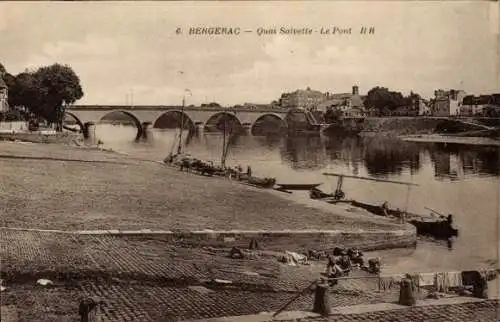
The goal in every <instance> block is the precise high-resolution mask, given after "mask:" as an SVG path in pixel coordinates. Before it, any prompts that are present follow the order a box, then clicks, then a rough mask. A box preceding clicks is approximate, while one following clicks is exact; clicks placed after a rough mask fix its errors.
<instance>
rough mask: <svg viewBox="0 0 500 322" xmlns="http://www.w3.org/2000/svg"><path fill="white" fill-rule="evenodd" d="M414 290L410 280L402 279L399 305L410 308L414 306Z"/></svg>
mask: <svg viewBox="0 0 500 322" xmlns="http://www.w3.org/2000/svg"><path fill="white" fill-rule="evenodd" d="M415 303H416V298H415V289H414V285H413V282H412V280H411V279H409V278H404V279H403V280H402V281H401V284H400V289H399V304H401V305H407V306H412V305H415Z"/></svg>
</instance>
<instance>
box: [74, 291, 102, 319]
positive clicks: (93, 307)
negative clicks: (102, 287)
mask: <svg viewBox="0 0 500 322" xmlns="http://www.w3.org/2000/svg"><path fill="white" fill-rule="evenodd" d="M101 304H102V301H101V300H100V299H99V298H97V297H86V298H84V299H82V300H81V301H80V305H79V308H78V313H79V314H80V322H98V321H100V320H101V317H100V312H99V311H100V305H101Z"/></svg>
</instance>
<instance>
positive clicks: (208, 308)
mask: <svg viewBox="0 0 500 322" xmlns="http://www.w3.org/2000/svg"><path fill="white" fill-rule="evenodd" d="M0 238H1V245H2V246H1V248H0V258H1V259H2V267H1V269H2V273H4V274H5V273H6V272H7V273H9V272H12V271H14V272H16V271H20V272H25V273H26V272H30V271H36V272H40V271H41V272H43V271H44V270H48V271H50V270H56V271H57V270H59V271H64V270H69V271H78V270H83V269H90V270H93V271H97V272H99V271H101V272H112V273H113V274H116V276H118V277H120V274H125V276H124V278H123V279H122V280H123V281H120V279H113V280H102V281H101V282H99V281H95V280H93V281H91V280H81V281H80V282H81V283H82V284H81V289H71V290H67V289H66V286H63V285H61V286H58V287H56V288H55V289H54V290H53V291H50V290H47V291H45V290H40V289H37V290H36V292H34V293H33V294H31V295H30V296H25V295H23V294H28V292H29V290H30V287H31V288H33V287H32V286H30V287H28V286H24V285H21V286H15V287H11V290H12V291H11V292H12V293H9V294H2V303H3V302H4V300H7V304H17V303H20V304H21V305H22V307H23V309H24V308H25V307H29V309H28V310H27V311H26V314H27V315H28V316H30V315H29V314H30V313H29V312H30V310H31V311H44V310H45V311H46V310H49V311H50V310H54V312H53V313H52V314H53V315H54V316H59V315H64V314H63V313H64V309H63V308H60V309H58V306H57V303H59V302H57V299H54V297H57V296H58V294H59V295H60V294H65V295H63V296H64V297H65V298H66V299H72V301H74V304H73V302H72V303H71V304H70V303H66V304H67V307H68V308H70V309H69V310H74V307H76V302H77V300H76V298H77V297H78V296H81V295H82V293H84V294H87V295H90V296H99V297H102V298H104V299H105V300H106V305H105V306H104V315H105V318H106V319H108V320H109V321H158V320H166V321H174V320H176V319H204V318H212V317H222V316H236V315H245V314H257V313H260V312H270V311H276V310H277V309H279V308H280V307H282V306H283V305H284V304H285V303H287V302H288V301H289V300H290V299H291V298H292V297H294V296H295V295H296V292H297V291H299V290H302V289H304V288H305V287H306V286H307V285H309V284H310V282H311V281H312V280H314V279H316V278H318V277H319V276H320V274H319V273H320V272H321V271H322V270H323V269H324V263H321V264H317V265H316V264H313V265H310V266H296V267H291V266H287V265H283V264H281V263H278V261H277V260H276V258H273V257H265V256H261V257H259V258H255V259H245V260H236V259H231V258H228V257H227V252H226V251H220V250H214V249H204V250H202V249H194V248H182V247H176V246H175V245H172V244H169V243H166V242H161V241H157V240H144V239H134V238H123V237H116V236H73V235H68V234H53V233H45V232H16V231H8V230H0ZM252 273H253V275H252ZM255 273H257V275H255ZM127 274H128V275H127ZM353 274H361V275H363V273H360V272H354V273H353ZM146 277H148V278H149V280H148V281H145V280H144V279H145V278H146ZM215 278H217V279H225V280H230V281H232V282H233V284H232V287H231V288H220V287H218V288H212V289H209V288H210V287H212V286H211V284H206V283H205V282H206V281H209V280H212V279H215ZM169 279H170V280H183V279H184V280H185V283H184V284H183V286H182V287H173V286H171V285H170V284H168V283H167V284H166V283H165V281H167V280H169ZM125 280H127V281H128V282H125ZM155 281H156V282H158V283H156V282H155ZM146 282H155V283H149V284H148V283H146ZM204 283H205V284H204ZM187 284H190V285H203V284H204V285H205V286H206V287H207V288H201V290H200V289H198V290H195V289H193V288H188V287H187V286H188V285H187ZM377 286H378V281H377V280H376V279H355V280H344V281H340V282H339V284H338V285H337V286H336V287H334V288H332V289H331V290H330V305H332V306H351V305H357V304H374V303H388V302H395V301H396V300H397V299H398V295H399V293H398V290H396V289H393V290H390V291H382V292H378V291H377V289H378V287H377ZM30 301H31V302H30ZM25 302H26V303H25ZM28 302H29V303H28ZM23 303H25V304H23ZM30 303H31V304H30ZM33 303H34V304H33ZM37 303H42V304H43V305H44V306H43V307H42V306H40V305H38V304H37ZM312 305H313V293H312V291H310V292H306V294H304V295H303V296H301V297H299V298H298V299H297V300H296V301H294V302H293V303H292V304H291V305H290V306H289V307H288V308H287V310H310V309H311V308H312ZM474 305H477V307H478V309H479V312H480V313H478V315H477V316H476V315H474V314H472V313H470V312H471V309H470V308H471V307H474ZM474 305H473V306H471V305H469V304H467V305H459V306H449V307H450V308H447V309H444V308H442V307H441V308H442V309H440V308H434V307H433V308H432V309H429V308H425V309H421V308H412V309H408V310H404V311H391V312H389V313H386V314H382V313H370V314H359V315H352V316H348V317H347V316H342V317H333V319H334V320H333V321H335V319H338V321H366V320H367V319H369V320H373V321H393V320H400V321H434V320H433V319H436V320H435V321H452V320H446V319H441V316H442V315H440V314H441V311H442V310H444V311H443V312H445V313H446V314H452V316H459V317H460V318H461V319H464V318H466V317H470V318H471V319H472V318H476V317H484V321H489V320H488V319H490V318H491V317H492V315H491V305H490V306H485V307H482V306H481V305H480V304H474ZM446 310H448V311H446ZM429 312H430V313H429ZM481 312H482V313H481ZM67 313H68V314H69V315H71V314H74V312H73V313H72V312H67ZM57 314H59V315H57ZM405 314H410V315H408V316H409V317H411V318H412V319H407V318H406V317H408V316H407V315H405ZM468 314H469V315H468ZM31 316H36V314H35V313H32V314H31ZM387 316H389V318H387ZM440 319H441V320H440ZM476 320H477V319H476ZM453 321H465V320H453ZM472 321H474V320H472ZM495 321H496V320H495Z"/></svg>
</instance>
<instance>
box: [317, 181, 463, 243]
mask: <svg viewBox="0 0 500 322" xmlns="http://www.w3.org/2000/svg"><path fill="white" fill-rule="evenodd" d="M324 175H327V176H336V177H338V178H339V180H338V182H337V189H336V190H335V192H334V193H333V194H327V193H324V192H322V191H321V190H319V189H311V193H310V197H311V198H312V199H324V200H325V201H327V202H329V203H338V202H347V203H349V204H351V205H352V206H354V207H358V208H361V209H364V210H366V211H368V212H369V213H372V214H374V215H377V216H384V217H395V218H399V219H401V220H403V221H405V222H409V223H411V224H412V225H413V226H415V227H416V228H417V234H418V235H427V236H432V237H434V238H436V239H448V240H449V239H450V238H452V237H456V236H458V233H459V232H458V229H456V228H455V227H454V225H453V216H452V215H448V216H444V215H443V214H441V213H439V212H437V211H434V210H432V209H430V208H427V207H426V209H428V210H430V211H432V213H434V214H436V215H438V216H439V217H436V216H435V215H432V214H431V215H429V216H425V215H419V214H414V213H410V212H408V211H406V209H405V210H400V209H391V208H389V206H388V204H387V202H384V203H383V204H382V205H380V206H378V205H372V204H368V203H363V202H359V201H356V200H347V199H345V193H344V192H343V191H342V184H343V179H344V178H353V179H360V180H368V181H375V182H385V183H393V184H400V185H406V186H407V187H408V190H407V200H406V208H407V207H408V200H409V197H410V187H411V186H417V184H414V183H409V182H401V181H394V180H382V179H377V178H369V177H359V176H352V175H345V174H336V173H324Z"/></svg>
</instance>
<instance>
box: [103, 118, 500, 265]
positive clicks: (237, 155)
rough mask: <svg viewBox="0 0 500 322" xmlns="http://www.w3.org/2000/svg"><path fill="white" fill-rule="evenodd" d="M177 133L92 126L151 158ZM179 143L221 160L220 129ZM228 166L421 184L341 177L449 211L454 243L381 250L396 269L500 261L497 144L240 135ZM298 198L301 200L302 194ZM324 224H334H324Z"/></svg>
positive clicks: (328, 185)
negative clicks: (138, 138) (141, 135)
mask: <svg viewBox="0 0 500 322" xmlns="http://www.w3.org/2000/svg"><path fill="white" fill-rule="evenodd" d="M178 133H179V132H177V131H176V130H173V129H171V130H164V129H163V130H160V129H152V130H151V131H150V132H149V136H148V139H147V140H146V141H142V142H137V143H136V142H133V138H134V137H135V134H136V129H135V128H134V127H130V126H122V125H119V126H117V125H109V124H98V125H97V126H96V130H95V136H96V137H97V138H99V139H101V140H102V141H104V147H106V148H111V149H114V150H116V151H118V152H124V153H128V154H131V155H133V156H135V157H140V158H144V159H150V160H163V159H164V158H165V157H166V156H167V154H169V153H170V152H171V151H173V150H174V149H175V148H176V142H177V138H178ZM183 141H184V142H185V148H184V151H185V152H187V153H189V154H191V155H193V156H195V157H198V158H201V159H205V160H213V161H214V163H218V162H220V158H221V155H222V146H223V144H222V141H223V136H222V135H220V134H213V133H206V134H201V135H199V136H192V137H189V138H187V137H186V135H184V140H183ZM226 164H228V165H242V166H243V168H246V166H247V165H251V167H252V171H253V174H254V175H256V176H259V177H275V178H276V179H277V182H278V183H322V184H323V185H322V186H321V187H320V188H321V189H322V190H323V191H325V192H331V191H333V190H334V189H335V186H336V184H337V181H336V179H335V178H334V177H326V176H323V175H322V173H323V172H335V173H342V174H350V175H357V176H368V177H372V178H382V179H390V180H398V181H407V182H413V183H416V184H418V186H416V187H412V188H411V191H410V193H409V194H408V190H407V188H406V187H405V186H402V185H396V184H389V183H379V182H372V181H364V180H355V179H345V180H344V185H343V187H344V188H343V190H344V191H345V193H346V195H347V196H348V197H349V198H354V199H357V200H361V201H364V202H369V203H375V204H381V203H382V202H384V201H388V202H389V204H390V205H391V207H394V208H395V207H399V208H400V209H407V210H408V211H410V212H415V213H420V214H429V213H430V211H429V210H428V209H426V208H431V209H434V210H436V211H439V212H441V213H444V214H448V213H451V214H454V218H455V222H456V225H457V226H458V227H459V228H460V236H459V237H458V238H457V239H456V240H455V241H454V242H453V246H452V248H451V249H450V248H448V247H447V246H446V245H444V244H441V243H435V242H431V241H424V240H421V241H419V246H418V247H417V249H416V250H414V251H413V250H394V251H390V252H385V253H384V258H388V261H389V264H390V265H389V266H390V267H394V268H395V269H396V270H398V271H401V270H402V269H403V270H405V271H427V270H430V269H432V270H437V269H443V270H445V269H446V270H452V269H467V268H478V267H488V266H491V265H498V264H497V263H498V262H497V261H496V260H497V259H498V258H499V256H500V251H499V248H500V242H499V237H498V234H499V230H500V224H499V222H498V216H499V212H500V208H499V207H500V206H499V198H500V148H499V147H495V146H479V145H474V146H473V145H463V144H460V145H458V144H441V143H439V144H438V143H416V142H403V141H400V140H396V139H388V138H381V137H364V138H360V137H348V138H328V137H320V136H308V137H306V136H302V137H258V136H251V135H245V136H239V137H233V139H232V140H231V145H230V146H229V153H228V156H227V161H226ZM408 195H409V198H407V196H408ZM297 198H298V199H301V200H303V199H305V198H304V196H303V195H297ZM311 202H318V201H312V200H311ZM304 228H307V227H304ZM328 228H330V229H334V228H335V227H325V229H328ZM495 261H496V264H495Z"/></svg>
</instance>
